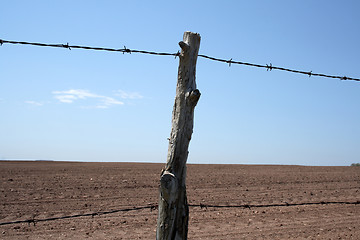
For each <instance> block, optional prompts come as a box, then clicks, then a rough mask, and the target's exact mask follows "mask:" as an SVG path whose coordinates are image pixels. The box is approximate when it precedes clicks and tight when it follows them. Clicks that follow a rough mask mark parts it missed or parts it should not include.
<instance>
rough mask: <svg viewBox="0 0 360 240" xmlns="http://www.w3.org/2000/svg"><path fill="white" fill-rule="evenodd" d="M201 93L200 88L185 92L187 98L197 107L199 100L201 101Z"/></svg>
mask: <svg viewBox="0 0 360 240" xmlns="http://www.w3.org/2000/svg"><path fill="white" fill-rule="evenodd" d="M200 95H201V93H200V91H199V89H195V90H191V91H188V92H187V93H186V94H185V98H186V100H187V101H188V103H189V104H190V105H191V106H194V107H195V106H196V104H197V102H198V101H199V98H200Z"/></svg>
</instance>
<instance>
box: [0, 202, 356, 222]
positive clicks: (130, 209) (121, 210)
mask: <svg viewBox="0 0 360 240" xmlns="http://www.w3.org/2000/svg"><path fill="white" fill-rule="evenodd" d="M329 204H349V205H358V204H360V201H354V202H346V201H339V202H335V201H321V202H305V203H288V202H285V203H275V204H239V205H214V204H203V203H200V204H188V206H189V207H200V208H201V209H203V208H205V209H207V208H248V209H251V208H270V207H290V206H308V205H329ZM157 208H158V204H148V205H147V206H140V207H133V208H123V209H117V210H110V211H100V212H93V213H85V214H76V215H69V216H62V217H52V218H42V219H37V218H35V217H33V218H31V219H26V220H18V221H10V222H2V223H0V226H3V225H11V224H19V223H28V224H31V223H32V224H34V226H35V225H36V223H38V222H47V221H54V220H61V219H71V218H79V217H95V216H100V215H107V214H113V213H118V212H130V211H140V210H144V209H150V211H153V210H155V209H157Z"/></svg>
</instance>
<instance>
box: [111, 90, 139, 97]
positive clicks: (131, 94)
mask: <svg viewBox="0 0 360 240" xmlns="http://www.w3.org/2000/svg"><path fill="white" fill-rule="evenodd" d="M115 95H116V96H119V97H121V98H122V99H141V98H143V96H142V95H141V94H140V93H138V92H126V91H123V90H117V91H116V94H115Z"/></svg>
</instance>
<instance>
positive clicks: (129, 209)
mask: <svg viewBox="0 0 360 240" xmlns="http://www.w3.org/2000/svg"><path fill="white" fill-rule="evenodd" d="M157 207H158V206H157V205H155V204H154V205H153V204H149V205H148V206H141V207H133V208H123V209H117V210H110V211H100V212H92V213H85V214H76V215H70V216H62V217H52V218H43V219H36V218H35V217H33V218H31V219H26V220H18V221H11V222H2V223H0V226H2V225H10V224H18V223H28V224H30V223H33V224H34V225H35V224H36V223H37V222H46V221H54V220H60V219H70V218H78V217H94V216H100V215H107V214H112V213H118V212H130V211H139V210H144V209H150V210H151V211H152V210H154V209H156V208H157Z"/></svg>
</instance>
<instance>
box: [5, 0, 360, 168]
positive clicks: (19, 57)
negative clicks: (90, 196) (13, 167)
mask: <svg viewBox="0 0 360 240" xmlns="http://www.w3.org/2000/svg"><path fill="white" fill-rule="evenodd" d="M359 11H360V2H359V1H322V0H319V1H181V2H175V1H67V0H65V1H64V0H62V1H36V0H35V1H16V0H14V1H5V2H3V3H2V4H1V8H0V23H1V28H0V38H1V39H5V40H15V41H29V42H43V43H67V42H68V43H69V44H73V45H85V46H97V47H109V48H123V46H126V47H127V48H130V49H138V50H149V51H158V52H171V53H176V52H177V51H178V50H179V46H178V42H179V41H180V40H182V35H183V32H184V31H193V32H198V33H200V35H201V37H202V39H201V45H200V53H201V54H205V55H210V56H213V57H218V58H223V59H230V58H232V59H233V60H235V61H245V62H252V63H258V64H269V63H272V65H274V66H282V67H287V68H293V69H299V70H304V71H313V72H316V73H325V74H333V75H341V76H342V75H345V76H349V77H357V78H359V77H360V68H359V62H360V61H359V56H360V45H359V39H360V33H359V29H360V15H359V14H358V13H359ZM177 67H178V59H174V57H168V56H152V55H142V54H135V53H133V54H121V53H113V52H99V51H89V50H79V49H73V50H71V51H70V50H67V49H56V48H46V47H35V46H20V45H10V44H4V45H3V46H1V47H0V112H1V117H0V135H1V138H0V159H52V160H81V161H127V162H129V161H131V162H163V163H165V162H166V155H167V146H168V142H167V138H168V136H169V134H170V130H171V111H172V107H173V103H174V97H175V87H176V79H177ZM197 85H198V88H199V90H200V91H201V93H202V95H201V98H200V101H199V103H198V105H197V107H196V109H195V124H194V133H193V138H192V140H191V143H190V149H189V151H190V154H189V159H188V162H190V163H239V164H299V165H350V164H351V163H353V162H360V148H359V143H360V125H359V122H360V111H359V103H360V83H358V82H354V81H340V80H334V79H326V78H319V77H311V78H309V77H308V76H305V75H299V74H294V73H288V72H281V71H276V70H273V71H271V72H268V71H266V69H258V68H253V67H247V66H241V65H231V67H229V66H228V65H227V64H224V63H220V62H214V61H210V60H207V59H203V58H199V59H198V63H197Z"/></svg>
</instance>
